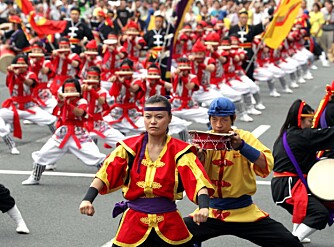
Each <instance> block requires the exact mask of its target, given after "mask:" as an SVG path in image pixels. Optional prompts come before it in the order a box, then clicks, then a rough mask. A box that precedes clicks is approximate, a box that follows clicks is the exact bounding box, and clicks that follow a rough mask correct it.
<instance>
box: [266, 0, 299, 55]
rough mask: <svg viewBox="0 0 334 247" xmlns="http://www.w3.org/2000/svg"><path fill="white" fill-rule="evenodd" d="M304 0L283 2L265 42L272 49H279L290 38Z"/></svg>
mask: <svg viewBox="0 0 334 247" xmlns="http://www.w3.org/2000/svg"><path fill="white" fill-rule="evenodd" d="M301 3H302V0H281V1H280V3H279V4H278V6H277V8H276V11H275V13H274V17H273V20H272V21H271V22H270V24H269V26H268V28H267V30H266V33H265V34H264V42H265V44H266V45H267V46H269V47H270V48H272V49H277V48H278V47H279V46H280V45H281V43H282V41H283V40H284V39H285V38H286V37H287V36H288V34H289V32H290V30H291V28H292V26H293V23H294V22H295V20H296V17H297V15H298V13H299V11H300V7H301Z"/></svg>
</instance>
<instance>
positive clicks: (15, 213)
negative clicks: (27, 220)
mask: <svg viewBox="0 0 334 247" xmlns="http://www.w3.org/2000/svg"><path fill="white" fill-rule="evenodd" d="M7 214H8V215H9V216H10V217H11V218H12V219H13V220H14V222H15V224H16V225H19V224H20V223H22V222H24V220H23V218H22V215H21V212H20V210H19V209H18V208H17V206H16V204H15V205H14V207H12V208H11V209H10V210H8V211H7Z"/></svg>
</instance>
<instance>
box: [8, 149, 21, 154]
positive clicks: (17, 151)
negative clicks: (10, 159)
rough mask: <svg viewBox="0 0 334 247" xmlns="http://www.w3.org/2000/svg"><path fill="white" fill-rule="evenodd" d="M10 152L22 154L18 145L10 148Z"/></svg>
mask: <svg viewBox="0 0 334 247" xmlns="http://www.w3.org/2000/svg"><path fill="white" fill-rule="evenodd" d="M10 153H11V154H14V155H17V154H20V151H19V150H18V149H17V148H16V147H13V148H12V149H11V150H10Z"/></svg>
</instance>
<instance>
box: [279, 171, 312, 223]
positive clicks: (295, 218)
mask: <svg viewBox="0 0 334 247" xmlns="http://www.w3.org/2000/svg"><path fill="white" fill-rule="evenodd" d="M303 175H304V178H306V176H307V175H305V174H303ZM274 177H276V178H279V177H299V176H298V174H295V173H292V172H274ZM285 202H286V203H288V204H290V205H293V213H292V222H293V223H298V224H300V223H302V222H303V220H304V218H305V216H306V211H307V205H308V195H307V189H306V187H305V185H304V184H303V182H302V181H301V179H298V181H297V182H296V184H295V185H294V186H293V188H292V189H291V197H290V198H288V199H286V200H285Z"/></svg>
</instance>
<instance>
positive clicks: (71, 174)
mask: <svg viewBox="0 0 334 247" xmlns="http://www.w3.org/2000/svg"><path fill="white" fill-rule="evenodd" d="M0 174H7V175H30V174H31V171H15V170H0ZM43 176H59V177H86V178H93V177H94V176H95V174H89V173H75V172H43Z"/></svg>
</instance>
